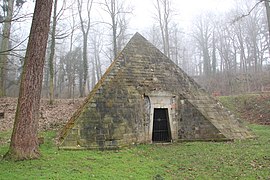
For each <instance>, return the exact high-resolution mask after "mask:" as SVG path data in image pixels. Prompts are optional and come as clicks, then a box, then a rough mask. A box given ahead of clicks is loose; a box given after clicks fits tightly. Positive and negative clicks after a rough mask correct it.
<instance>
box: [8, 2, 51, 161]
mask: <svg viewBox="0 0 270 180" xmlns="http://www.w3.org/2000/svg"><path fill="white" fill-rule="evenodd" d="M52 3H53V0H36V5H35V11H34V15H33V20H32V27H31V31H30V36H29V42H28V46H27V51H26V55H25V62H24V67H23V72H22V78H21V84H20V93H19V99H18V105H17V110H16V116H15V122H14V128H13V132H12V137H11V143H10V147H9V151H8V152H7V154H6V155H5V157H4V158H5V159H10V160H26V159H36V158H39V156H40V152H39V148H38V147H39V146H38V117H39V105H40V96H41V87H42V79H43V67H44V61H45V53H46V46H47V40H48V33H49V29H50V17H51V9H52Z"/></svg>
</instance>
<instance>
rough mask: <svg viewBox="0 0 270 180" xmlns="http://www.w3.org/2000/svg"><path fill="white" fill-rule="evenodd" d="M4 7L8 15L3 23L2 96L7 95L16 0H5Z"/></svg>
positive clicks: (0, 76) (0, 72) (0, 79)
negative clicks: (7, 75)
mask: <svg viewBox="0 0 270 180" xmlns="http://www.w3.org/2000/svg"><path fill="white" fill-rule="evenodd" d="M4 3H7V4H4V5H3V7H5V8H3V9H4V10H6V13H7V14H6V16H5V19H4V25H3V35H2V42H1V47H0V48H1V49H0V52H1V55H0V97H2V96H5V94H6V92H5V88H6V83H5V81H6V69H7V67H6V66H7V61H8V55H9V49H10V42H9V41H10V29H11V22H12V16H13V6H14V0H9V1H4Z"/></svg>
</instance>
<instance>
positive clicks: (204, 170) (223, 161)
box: [0, 125, 270, 179]
mask: <svg viewBox="0 0 270 180" xmlns="http://www.w3.org/2000/svg"><path fill="white" fill-rule="evenodd" d="M250 127H251V129H252V130H253V131H254V132H255V133H256V135H257V136H258V138H257V139H255V140H244V141H236V142H188V143H179V144H172V145H138V146H134V147H131V148H126V149H122V150H119V151H64V150H60V151H59V150H58V149H57V147H56V145H55V144H54V143H53V142H54V137H55V136H56V133H55V132H52V131H50V132H45V133H44V136H45V144H43V145H41V152H42V157H41V158H40V159H39V160H32V161H19V162H8V161H3V160H1V161H0V179H270V126H260V125H251V126H250ZM9 135H10V133H8V132H0V142H3V141H5V139H7V138H8V137H9ZM7 149H8V144H7V143H0V156H3V155H4V154H5V152H6V151H7Z"/></svg>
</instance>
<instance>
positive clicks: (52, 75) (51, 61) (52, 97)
mask: <svg viewBox="0 0 270 180" xmlns="http://www.w3.org/2000/svg"><path fill="white" fill-rule="evenodd" d="M56 11H57V0H54V9H53V24H52V37H51V38H52V39H51V40H52V41H51V51H50V57H49V69H50V91H49V95H50V104H53V100H54V67H53V65H54V54H55V31H56V18H57V15H56Z"/></svg>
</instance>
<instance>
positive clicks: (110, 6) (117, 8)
mask: <svg viewBox="0 0 270 180" xmlns="http://www.w3.org/2000/svg"><path fill="white" fill-rule="evenodd" d="M99 4H100V5H101V6H102V7H103V10H104V11H105V12H106V13H107V14H108V15H109V16H110V20H111V22H110V23H108V24H109V26H110V27H111V28H112V47H113V58H115V57H116V56H117V53H118V52H119V50H120V47H118V46H120V45H121V44H122V41H123V40H124V39H125V36H126V35H125V31H126V29H127V21H126V16H125V15H126V14H128V13H132V9H131V8H128V7H125V4H124V1H123V0H104V1H103V2H100V3H99Z"/></svg>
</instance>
